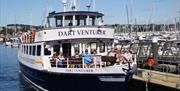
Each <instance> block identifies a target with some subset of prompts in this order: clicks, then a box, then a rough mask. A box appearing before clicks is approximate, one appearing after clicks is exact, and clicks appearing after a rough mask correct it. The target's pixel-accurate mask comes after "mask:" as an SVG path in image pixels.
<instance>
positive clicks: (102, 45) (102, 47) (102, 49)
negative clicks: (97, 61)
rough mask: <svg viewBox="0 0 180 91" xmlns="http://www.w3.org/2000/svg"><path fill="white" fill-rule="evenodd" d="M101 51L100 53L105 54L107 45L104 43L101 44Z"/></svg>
mask: <svg viewBox="0 0 180 91" xmlns="http://www.w3.org/2000/svg"><path fill="white" fill-rule="evenodd" d="M99 51H100V53H103V52H105V43H104V42H100V45H99Z"/></svg>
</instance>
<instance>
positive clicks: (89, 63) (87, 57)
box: [83, 49, 93, 68]
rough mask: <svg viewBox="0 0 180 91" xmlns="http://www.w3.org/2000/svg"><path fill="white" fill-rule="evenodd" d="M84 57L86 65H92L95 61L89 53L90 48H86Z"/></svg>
mask: <svg viewBox="0 0 180 91" xmlns="http://www.w3.org/2000/svg"><path fill="white" fill-rule="evenodd" d="M83 57H84V60H83V61H84V63H85V64H86V67H88V68H89V67H90V65H91V64H92V63H93V60H92V55H91V54H89V53H88V50H87V49H86V50H85V53H84V55H83Z"/></svg>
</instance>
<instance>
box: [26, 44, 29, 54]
mask: <svg viewBox="0 0 180 91" xmlns="http://www.w3.org/2000/svg"><path fill="white" fill-rule="evenodd" d="M28 51H29V50H28V46H26V54H27V55H28Z"/></svg>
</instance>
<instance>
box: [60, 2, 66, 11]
mask: <svg viewBox="0 0 180 91" xmlns="http://www.w3.org/2000/svg"><path fill="white" fill-rule="evenodd" d="M61 3H62V4H63V9H64V12H66V7H67V0H61Z"/></svg>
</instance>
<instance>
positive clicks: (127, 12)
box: [126, 4, 131, 35]
mask: <svg viewBox="0 0 180 91" xmlns="http://www.w3.org/2000/svg"><path fill="white" fill-rule="evenodd" d="M126 14H127V29H126V30H127V31H128V30H129V11H128V6H127V4H126ZM130 34H131V31H129V35H130Z"/></svg>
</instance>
